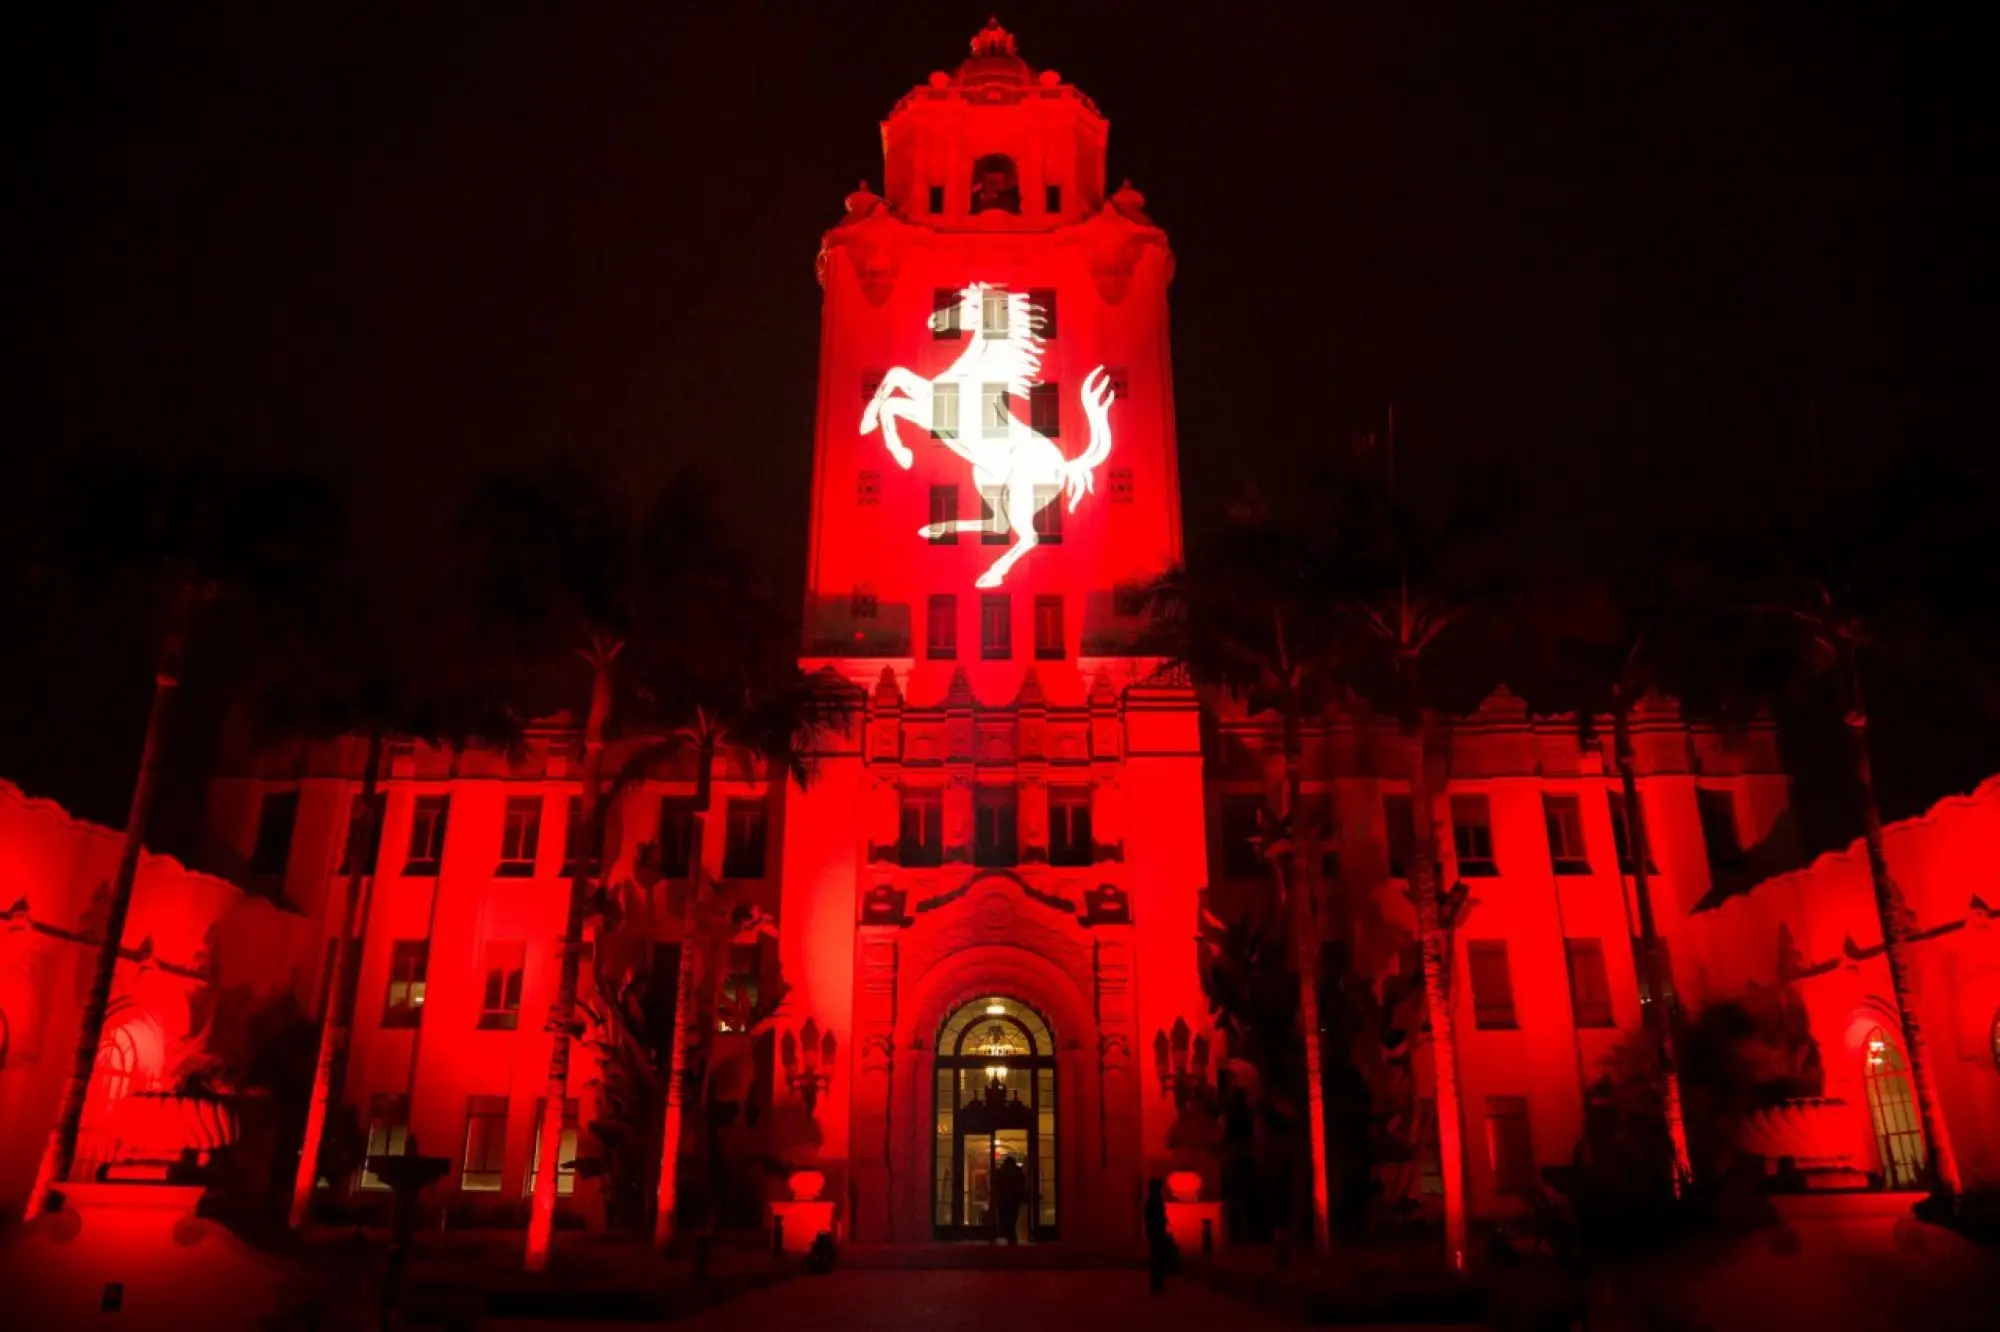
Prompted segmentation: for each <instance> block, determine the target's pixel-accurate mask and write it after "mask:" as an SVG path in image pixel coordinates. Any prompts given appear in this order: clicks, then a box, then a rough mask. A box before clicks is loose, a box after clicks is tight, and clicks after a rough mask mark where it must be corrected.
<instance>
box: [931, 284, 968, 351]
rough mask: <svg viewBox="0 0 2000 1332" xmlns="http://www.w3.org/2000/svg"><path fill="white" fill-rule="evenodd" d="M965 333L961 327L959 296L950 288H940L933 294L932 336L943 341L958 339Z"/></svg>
mask: <svg viewBox="0 0 2000 1332" xmlns="http://www.w3.org/2000/svg"><path fill="white" fill-rule="evenodd" d="M964 331H965V330H964V329H963V328H962V327H960V316H959V294H958V293H957V292H956V291H953V290H952V289H950V288H949V287H939V288H938V289H937V290H936V291H933V292H932V293H931V336H932V337H934V338H937V339H939V340H941V341H943V340H949V339H953V338H957V337H959V336H960V335H961V334H963V333H964Z"/></svg>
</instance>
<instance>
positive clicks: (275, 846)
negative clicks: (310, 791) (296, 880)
mask: <svg viewBox="0 0 2000 1332" xmlns="http://www.w3.org/2000/svg"><path fill="white" fill-rule="evenodd" d="M298 821H299V793H298V792H297V791H279V792H277V793H275V794H273V795H267V796H265V797H264V803H263V805H262V806H261V807H260V808H259V809H258V811H257V844H256V846H255V847H253V848H252V849H251V851H250V872H251V873H252V874H283V873H284V872H285V862H286V861H287V860H289V859H291V854H292V829H293V828H294V827H296V826H297V824H298Z"/></svg>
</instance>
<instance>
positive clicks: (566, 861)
mask: <svg viewBox="0 0 2000 1332" xmlns="http://www.w3.org/2000/svg"><path fill="white" fill-rule="evenodd" d="M597 859H598V857H597V834H596V830H595V829H593V828H592V827H591V825H590V823H589V822H586V821H585V819H584V817H583V797H582V796H580V795H573V796H571V797H570V798H569V804H568V805H567V806H566V807H565V810H564V813H563V863H562V872H563V877H564V878H565V879H574V878H576V877H577V876H578V875H594V874H596V873H597Z"/></svg>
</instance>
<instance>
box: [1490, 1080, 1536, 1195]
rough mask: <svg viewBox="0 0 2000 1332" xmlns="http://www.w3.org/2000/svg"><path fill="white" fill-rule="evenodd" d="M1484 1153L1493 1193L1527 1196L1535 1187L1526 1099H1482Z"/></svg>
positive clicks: (1533, 1161) (1520, 1097)
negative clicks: (1486, 1155)
mask: <svg viewBox="0 0 2000 1332" xmlns="http://www.w3.org/2000/svg"><path fill="white" fill-rule="evenodd" d="M1486 1149H1487V1152H1488V1153H1489V1159H1490V1160H1491V1161H1492V1163H1493V1191H1494V1192H1495V1193H1529V1192H1532V1191H1533V1190H1534V1187H1535V1141H1534V1139H1533V1138H1532V1137H1531V1136H1530V1135H1529V1133H1528V1098H1527V1097H1525V1096H1489V1097H1487V1098H1486Z"/></svg>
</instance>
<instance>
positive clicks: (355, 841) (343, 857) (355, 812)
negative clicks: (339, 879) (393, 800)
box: [339, 791, 389, 874]
mask: <svg viewBox="0 0 2000 1332" xmlns="http://www.w3.org/2000/svg"><path fill="white" fill-rule="evenodd" d="M388 803H389V800H388V797H387V796H386V795H385V794H384V793H382V792H380V791H377V792H376V793H375V796H374V799H373V800H372V801H371V800H370V799H369V798H368V797H367V796H364V795H362V794H361V793H359V792H356V793H355V795H354V798H353V799H352V800H350V801H348V802H347V843H346V845H345V846H344V847H343V848H342V850H341V853H340V871H339V872H340V873H342V874H356V873H359V874H373V873H374V872H375V862H376V861H377V860H378V859H379V858H380V856H381V851H382V815H383V813H384V811H385V809H386V807H387V805H388Z"/></svg>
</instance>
